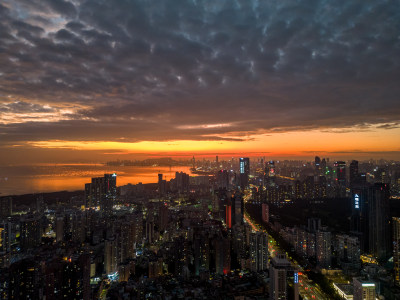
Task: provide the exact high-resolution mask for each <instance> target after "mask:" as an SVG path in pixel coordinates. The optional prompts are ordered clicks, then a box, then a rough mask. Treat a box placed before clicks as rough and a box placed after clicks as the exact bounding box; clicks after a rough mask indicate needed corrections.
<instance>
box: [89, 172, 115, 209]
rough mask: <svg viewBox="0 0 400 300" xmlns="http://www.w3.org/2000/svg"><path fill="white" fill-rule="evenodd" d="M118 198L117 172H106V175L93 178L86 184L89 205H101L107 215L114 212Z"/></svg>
mask: <svg viewBox="0 0 400 300" xmlns="http://www.w3.org/2000/svg"><path fill="white" fill-rule="evenodd" d="M116 198H117V174H115V173H114V174H104V177H96V178H92V182H91V183H87V184H85V199H86V206H87V207H98V206H100V210H101V212H102V213H103V214H104V215H105V216H109V215H111V214H112V208H113V206H114V204H115V201H116Z"/></svg>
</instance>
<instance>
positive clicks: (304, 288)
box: [243, 192, 330, 300]
mask: <svg viewBox="0 0 400 300" xmlns="http://www.w3.org/2000/svg"><path fill="white" fill-rule="evenodd" d="M250 198H251V192H250V193H247V194H245V195H244V197H243V201H244V202H245V203H246V202H248V201H249V200H250ZM244 219H245V220H246V222H247V223H248V224H249V225H250V226H251V227H252V229H253V230H254V231H262V232H265V233H267V235H268V250H269V253H270V255H271V257H274V256H275V255H276V254H277V253H286V251H283V250H282V249H280V248H279V245H278V244H277V243H276V241H275V240H274V239H273V238H272V236H271V235H269V234H268V232H267V231H266V230H265V229H264V228H262V226H260V225H259V224H257V223H255V221H254V220H252V219H251V217H250V215H249V214H248V212H247V210H246V205H245V211H244ZM286 256H287V259H288V260H289V261H290V262H291V263H292V264H293V265H294V266H295V267H296V268H297V269H298V271H299V273H298V276H299V294H300V295H301V297H302V298H303V299H321V300H325V299H326V300H329V299H330V297H328V296H326V295H325V293H324V292H322V291H321V289H320V288H319V287H318V286H317V285H316V284H315V283H314V282H313V281H312V280H310V279H309V278H308V277H307V275H306V274H304V272H303V271H304V270H303V268H302V267H301V266H300V265H299V264H298V263H297V262H296V261H295V260H294V259H292V258H291V257H290V256H289V255H288V253H286Z"/></svg>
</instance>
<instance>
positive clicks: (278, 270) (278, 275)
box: [269, 254, 291, 300]
mask: <svg viewBox="0 0 400 300" xmlns="http://www.w3.org/2000/svg"><path fill="white" fill-rule="evenodd" d="M290 269H291V264H290V262H289V261H288V260H287V259H286V255H285V254H278V255H277V256H275V257H273V258H272V259H271V266H270V271H269V276H270V288H269V297H270V299H271V300H283V299H287V285H288V284H287V279H288V274H287V273H288V271H289V270H290Z"/></svg>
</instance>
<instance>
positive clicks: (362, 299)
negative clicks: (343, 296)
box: [353, 278, 376, 300]
mask: <svg viewBox="0 0 400 300" xmlns="http://www.w3.org/2000/svg"><path fill="white" fill-rule="evenodd" d="M353 286H354V296H353V299H354V300H375V299H376V291H375V289H376V285H375V283H374V282H372V281H365V280H362V279H359V278H353Z"/></svg>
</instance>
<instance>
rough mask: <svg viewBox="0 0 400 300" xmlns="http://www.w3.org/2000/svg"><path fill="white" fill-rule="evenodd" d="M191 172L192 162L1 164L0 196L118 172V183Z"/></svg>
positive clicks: (61, 187)
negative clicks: (161, 163) (165, 165)
mask: <svg viewBox="0 0 400 300" xmlns="http://www.w3.org/2000/svg"><path fill="white" fill-rule="evenodd" d="M181 171H182V172H185V173H187V174H189V175H193V174H192V173H191V172H190V167H189V166H174V167H161V166H146V167H142V166H107V165H103V164H36V165H24V166H23V165H20V166H18V165H17V166H0V197H1V196H7V195H22V194H29V193H45V192H57V191H76V190H83V189H84V188H85V183H89V182H91V178H92V177H101V176H103V175H104V174H105V173H114V172H115V173H116V174H117V186H121V185H125V184H128V183H131V184H137V183H139V182H142V183H155V182H157V181H158V174H159V173H162V174H163V175H164V179H166V180H170V179H172V178H175V172H181Z"/></svg>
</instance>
